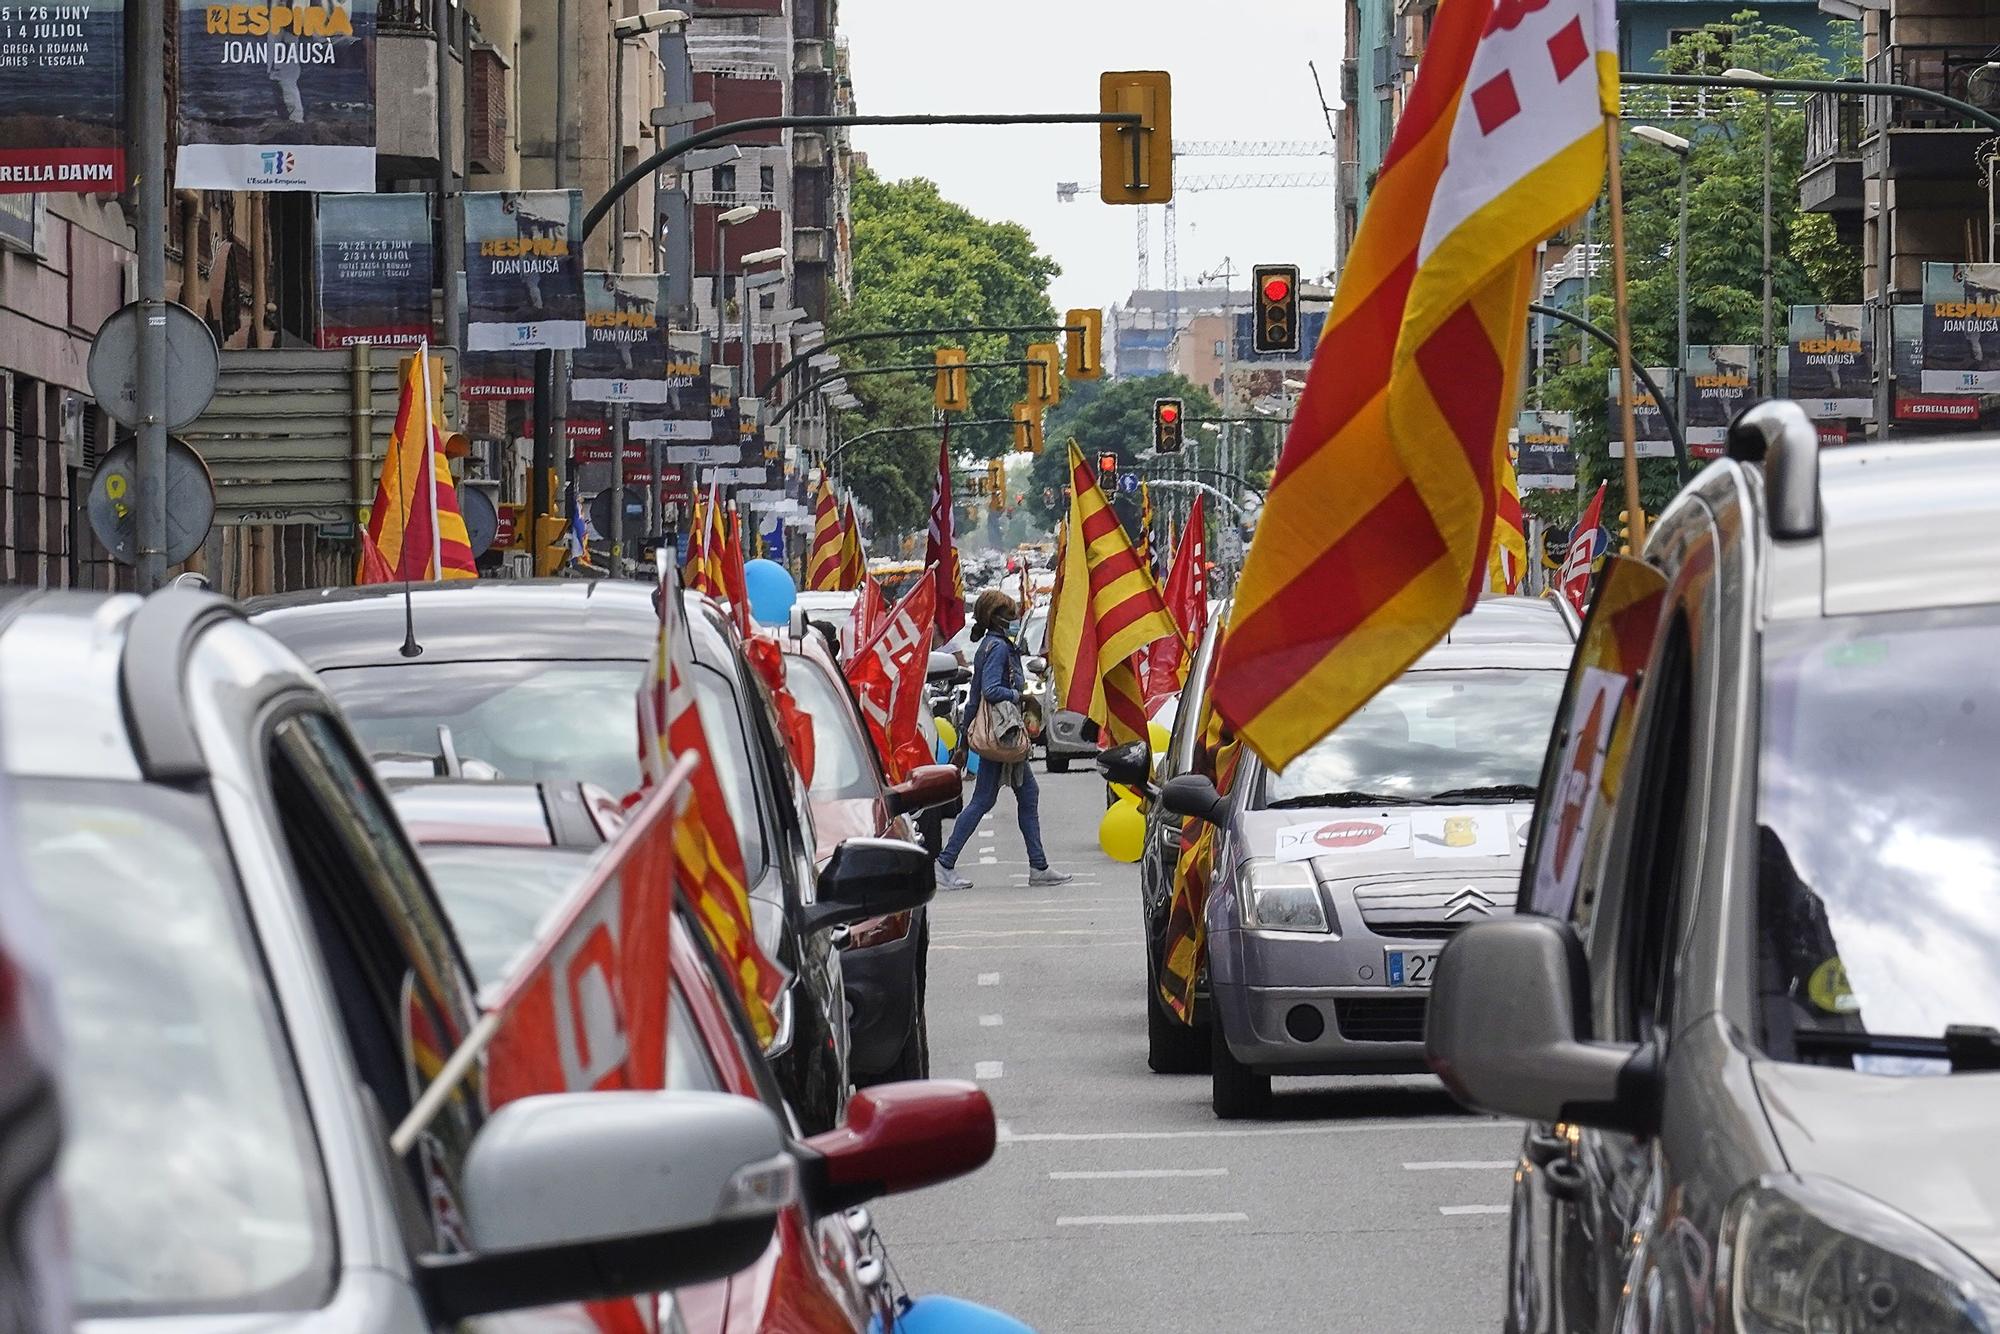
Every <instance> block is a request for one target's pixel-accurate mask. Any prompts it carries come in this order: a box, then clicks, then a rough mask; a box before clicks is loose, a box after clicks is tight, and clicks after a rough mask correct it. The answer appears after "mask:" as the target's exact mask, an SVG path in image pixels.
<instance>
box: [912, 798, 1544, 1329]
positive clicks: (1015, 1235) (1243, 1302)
mask: <svg viewBox="0 0 2000 1334" xmlns="http://www.w3.org/2000/svg"><path fill="white" fill-rule="evenodd" d="M1036 777H1037V779H1038V781H1039V782H1040V783H1041V784H1042V819H1043V837H1044V841H1045V843H1046V845H1047V847H1048V851H1049V856H1050V858H1051V860H1052V861H1053V862H1054V863H1055V864H1056V865H1057V866H1060V867H1063V868H1065V869H1067V870H1070V871H1073V872H1075V873H1076V880H1075V881H1074V882H1072V883H1071V884H1068V885H1065V886H1062V887H1061V888H1059V889H1053V890H1049V889H1030V888H1029V887H1028V885H1027V874H1028V865H1027V860H1026V855H1025V853H1024V851H1023V849H1022V845H1021V836H1020V830H1019V828H1018V827H1017V825H1016V824H1015V819H1014V808H1013V801H1012V797H1011V796H1010V795H1009V794H1006V793H1003V794H1002V795H1001V798H1000V804H999V806H998V807H997V808H996V810H995V811H994V813H993V814H992V815H991V816H989V817H988V820H987V822H986V824H985V825H984V826H983V827H982V829H981V831H980V834H979V835H978V836H977V837H975V838H974V839H972V841H971V842H970V843H969V844H968V845H967V848H966V851H965V854H964V855H963V856H962V857H961V858H960V860H959V870H960V871H962V872H964V873H965V874H966V875H968V876H969V877H970V878H971V879H972V881H973V888H972V889H970V890H962V891H958V892H955V893H949V894H942V893H941V894H940V895H939V896H938V899H937V901H936V905H935V906H934V907H933V908H932V913H933V914H934V915H933V917H932V927H931V959H930V1003H929V1020H930V1040H931V1073H932V1074H933V1075H936V1076H939V1077H955V1078H971V1079H977V1080H978V1081H979V1082H980V1083H981V1084H982V1085H983V1086H984V1087H985V1088H986V1090H987V1092H988V1094H989V1095H990V1096H991V1097H992V1099H993V1104H994V1108H995V1110H996V1112H997V1114H998V1116H999V1119H1000V1147H999V1150H998V1152H997V1153H996V1154H995V1156H994V1159H993V1161H992V1162H991V1163H990V1164H988V1165H987V1166H986V1167H985V1168H984V1169H982V1170H981V1171H979V1172H978V1173H977V1174H975V1175H973V1176H970V1177H966V1178H963V1179H961V1180H958V1181H954V1182H951V1183H949V1184H947V1185H944V1186H941V1187H937V1188H934V1189H932V1190H929V1191H924V1192H921V1193H919V1194H916V1195H911V1196H906V1197H903V1198H901V1199H896V1200H886V1201H883V1202H882V1203H881V1204H880V1205H879V1206H877V1208H876V1218H877V1221H878V1223H879V1224H880V1226H881V1230H882V1233H883V1236H884V1237H885V1238H886V1239H887V1241H888V1243H889V1257H890V1260H891V1262H892V1263H893V1264H894V1266H895V1268H896V1271H897V1273H898V1274H899V1276H900V1277H901V1279H902V1280H903V1282H904V1284H905V1285H906V1286H907V1287H908V1289H909V1290H910V1291H912V1292H917V1293H922V1292H949V1293H952V1294H954V1295H957V1296H960V1297H966V1298H970V1299H972V1300H975V1301H980V1302H984V1303H987V1304H989V1305H992V1306H996V1307H998V1308H1000V1309H1001V1310H1004V1311H1007V1312H1009V1313H1011V1314H1013V1315H1015V1316H1018V1317H1019V1318H1021V1319H1022V1320H1025V1321H1026V1322H1027V1323H1028V1324H1030V1325H1032V1326H1034V1327H1035V1328H1036V1329H1037V1330H1039V1331H1043V1334H1070V1332H1072V1331H1076V1332H1079V1334H1111V1332H1112V1331H1120V1332H1121V1334H1122V1332H1123V1331H1131V1332H1132V1334H1166V1332H1168V1331H1206V1330H1259V1331H1293V1330H1298V1331H1346V1330H1353V1331H1367V1334H1379V1332H1380V1331H1383V1330H1404V1329H1408V1330H1424V1331H1427V1332H1432V1334H1453V1332H1454V1331H1461V1330H1463V1331H1474V1330H1479V1331H1491V1330H1494V1329H1497V1328H1498V1327H1499V1324H1500V1316H1501V1292H1502V1287H1501V1284H1502V1270H1503V1268H1504V1264H1505V1250H1506V1225H1507V1219H1506V1201H1507V1195H1508V1189H1509V1182H1510V1174H1511V1172H1512V1169H1513V1159H1514V1154H1515V1151H1516V1149H1517V1147H1518V1146H1519V1143H1520V1128H1519V1126H1518V1125H1517V1124H1516V1123H1512V1122H1501V1121H1495V1120H1490V1119H1487V1118H1483V1117H1475V1116H1471V1115H1468V1114H1465V1113H1463V1112H1461V1111H1460V1110H1459V1109H1458V1108H1457V1107H1456V1106H1455V1105H1454V1104H1453V1103H1452V1102H1451V1101H1450V1099H1449V1098H1447V1097H1446V1096H1445V1094H1444V1092H1443V1090H1442V1088H1441V1087H1440V1086H1439V1085H1438V1084H1437V1082H1436V1081H1435V1080H1432V1079H1429V1078H1427V1077H1411V1078H1396V1079H1379V1078H1368V1079H1346V1080H1343V1079H1292V1080H1287V1079H1280V1080H1279V1081H1278V1082H1277V1085H1276V1098H1275V1100H1274V1107H1273V1110H1272V1113H1271V1115H1270V1116H1269V1117H1268V1118H1266V1119H1264V1120H1260V1121H1253V1122H1221V1121H1218V1120H1216V1119H1215V1115H1214V1113H1213V1112H1212V1111H1211V1110H1210V1109H1209V1104H1208V1091H1209V1090H1208V1077H1207V1076H1206V1075H1195V1076H1184V1075H1179V1076H1168V1075H1156V1074H1153V1073H1151V1072H1150V1071H1148V1070H1147V1068H1146V1049H1145V1042H1146V1034H1145V1011H1144V1009H1143V1004H1144V999H1143V995H1142V992H1143V990H1144V986H1145V963H1144V954H1143V952H1142V947H1141V944H1140V927H1139V910H1138V869H1137V868H1136V867H1132V866H1125V865H1121V864H1119V863H1116V862H1113V861H1111V860H1110V859H1109V858H1107V857H1106V856H1105V855H1104V854H1103V853H1102V852H1101V851H1100V850H1099V849H1098V846H1097V821H1098V819H1099V817H1100V816H1101V815H1102V814H1103V810H1104V805H1103V802H1104V798H1103V793H1104V788H1103V783H1102V780H1101V779H1099V778H1098V777H1096V776H1095V775H1094V774H1090V773H1072V774H1069V775H1064V776H1053V775H1049V774H1046V773H1043V772H1040V766H1039V765H1038V766H1037V775H1036Z"/></svg>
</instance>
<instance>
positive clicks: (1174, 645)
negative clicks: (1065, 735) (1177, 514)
mask: <svg viewBox="0 0 2000 1334" xmlns="http://www.w3.org/2000/svg"><path fill="white" fill-rule="evenodd" d="M1203 499H1204V497H1203V496H1202V495H1201V493H1200V492H1196V493H1195V498H1194V504H1193V505H1191V506H1190V507H1189V509H1188V521H1187V527H1186V528H1184V529H1182V530H1181V541H1180V545H1179V546H1178V547H1177V548H1176V549H1175V550H1174V563H1173V565H1172V567H1171V568H1170V569H1169V570H1168V571H1167V585H1166V588H1165V590H1164V591H1163V592H1162V594H1161V596H1162V599H1163V600H1164V601H1165V602H1166V604H1167V613H1168V614H1169V615H1170V616H1172V617H1173V618H1174V625H1175V626H1176V628H1177V629H1178V631H1179V633H1178V634H1175V635H1174V636H1172V637H1171V638H1168V639H1156V640H1154V641H1153V643H1152V644H1151V645H1150V646H1149V647H1148V648H1147V649H1146V651H1145V665H1144V670H1143V671H1142V672H1141V678H1142V680H1141V684H1142V685H1143V687H1144V689H1145V692H1146V716H1147V717H1151V716H1152V715H1153V713H1154V712H1155V711H1157V710H1158V708H1159V707H1160V705H1161V704H1162V703H1164V702H1165V701H1166V699H1167V698H1168V696H1170V695H1174V694H1177V693H1179V691H1180V689H1181V687H1183V686H1185V685H1186V684H1187V678H1188V668H1189V666H1190V665H1191V664H1192V663H1193V662H1194V654H1195V650H1196V649H1198V648H1200V647H1201V638H1202V636H1203V635H1205V634H1207V633H1208V542H1207V538H1206V534H1205V532H1204V529H1205V527H1206V526H1207V519H1206V516H1204V514H1203V513H1202V501H1203Z"/></svg>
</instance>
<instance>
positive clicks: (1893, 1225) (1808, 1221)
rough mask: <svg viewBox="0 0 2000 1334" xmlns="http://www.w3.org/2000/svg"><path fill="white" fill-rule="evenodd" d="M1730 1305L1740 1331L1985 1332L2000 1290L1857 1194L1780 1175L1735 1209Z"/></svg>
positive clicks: (1957, 1254)
mask: <svg viewBox="0 0 2000 1334" xmlns="http://www.w3.org/2000/svg"><path fill="white" fill-rule="evenodd" d="M1720 1261H1721V1262H1720V1264H1719V1265H1718V1271H1719V1274H1720V1275H1721V1277H1722V1280H1723V1282H1725V1283H1726V1284H1727V1285H1728V1290H1727V1292H1726V1294H1724V1297H1725V1300H1723V1301H1721V1302H1719V1303H1718V1305H1720V1306H1722V1307H1723V1308H1724V1309H1726V1310H1728V1312H1729V1314H1730V1321H1731V1325H1730V1328H1731V1329H1732V1330H1734V1332H1735V1334H1794V1332H1795V1331H1796V1332H1797V1334H1820V1331H1827V1334H1847V1332H1848V1331H1856V1332H1859V1331H1867V1332H1868V1334H1916V1332H1917V1331H1919V1330H1925V1331H1940V1332H1942V1334H1953V1332H1954V1331H1963V1332H1964V1334H1984V1332H1985V1331H1988V1330H1993V1329H1997V1328H2000V1283H1996V1282H1995V1281H1994V1279H1993V1277H1992V1275H1990V1274H1988V1273H1987V1272H1986V1271H1985V1270H1984V1269H1982V1268H1980V1267H1979V1265H1978V1264H1976V1263H1975V1262H1974V1261H1973V1260H1972V1259H1971V1257H1969V1256H1967V1255H1966V1254H1965V1253H1964V1252H1963V1251H1961V1250H1959V1249H1958V1248H1957V1247H1956V1246H1953V1245H1952V1244H1951V1243H1950V1242H1949V1241H1946V1240H1945V1239H1944V1238H1943V1237H1941V1236H1939V1235H1938V1234H1937V1233H1935V1232H1932V1231H1931V1230H1930V1229H1929V1228H1927V1227H1925V1226H1924V1225H1923V1224H1921V1223H1919V1222H1917V1221H1916V1220H1915V1219H1913V1218H1910V1217H1908V1216H1906V1215H1904V1214H1901V1213H1898V1212H1897V1211H1896V1210H1894V1209H1891V1208H1889V1207H1888V1206H1887V1205H1885V1204H1883V1203H1881V1202H1880V1201H1879V1200H1875V1199H1873V1198H1871V1197H1869V1196H1867V1195H1863V1194H1862V1193H1861V1192H1859V1191H1857V1190H1854V1189H1852V1188H1850V1187H1848V1186H1843V1185H1840V1184H1838V1183H1837V1182H1832V1181H1827V1180H1823V1179H1820V1178H1814V1177H1799V1176H1789V1175H1785V1176H1768V1177H1765V1178H1763V1179H1762V1180H1760V1181H1758V1182H1757V1183H1756V1184H1755V1185H1752V1186H1749V1187H1746V1188H1745V1189H1744V1190H1742V1191H1741V1192H1739V1193H1738V1194H1737V1196H1736V1198H1735V1199H1734V1200H1732V1201H1730V1204H1729V1208H1728V1209H1727V1210H1726V1211H1725V1212H1724V1214H1723V1219H1722V1251H1721V1256H1720Z"/></svg>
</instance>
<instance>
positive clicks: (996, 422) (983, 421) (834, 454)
mask: <svg viewBox="0 0 2000 1334" xmlns="http://www.w3.org/2000/svg"><path fill="white" fill-rule="evenodd" d="M1014 424H1015V422H1014V419H1013V418H1012V417H975V418H973V419H972V420H970V421H955V422H951V423H949V425H950V426H954V427H958V426H1012V425H1014ZM945 426H946V424H945V423H939V422H924V423H923V424H922V425H919V426H877V427H875V428H874V429H872V430H867V431H862V432H859V433H858V434H855V435H851V436H849V437H847V439H845V440H843V441H841V442H840V443H839V444H837V445H835V446H834V447H833V448H832V449H830V450H828V451H827V453H826V464H827V466H828V467H831V466H833V461H834V460H835V459H837V458H839V457H840V456H841V454H843V453H845V452H846V450H847V447H848V446H849V445H858V444H860V443H861V442H862V441H863V440H872V439H874V438H875V437H876V436H878V435H916V434H918V433H919V432H923V431H942V430H944V429H945Z"/></svg>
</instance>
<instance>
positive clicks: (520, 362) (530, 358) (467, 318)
mask: <svg viewBox="0 0 2000 1334" xmlns="http://www.w3.org/2000/svg"><path fill="white" fill-rule="evenodd" d="M454 281H455V282H457V284H458V346H459V353H458V396H459V398H461V399H465V400H471V399H489V400H490V399H514V400H516V401H519V402H522V403H527V402H532V401H533V400H534V397H535V354H534V353H532V352H474V351H472V350H471V349H470V348H468V347H466V343H467V342H468V341H469V338H468V333H467V331H468V330H469V328H470V327H471V320H472V311H471V308H470V305H469V303H468V302H467V301H466V299H465V275H464V274H463V273H460V274H458V275H457V276H456V277H455V278H454Z"/></svg>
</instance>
